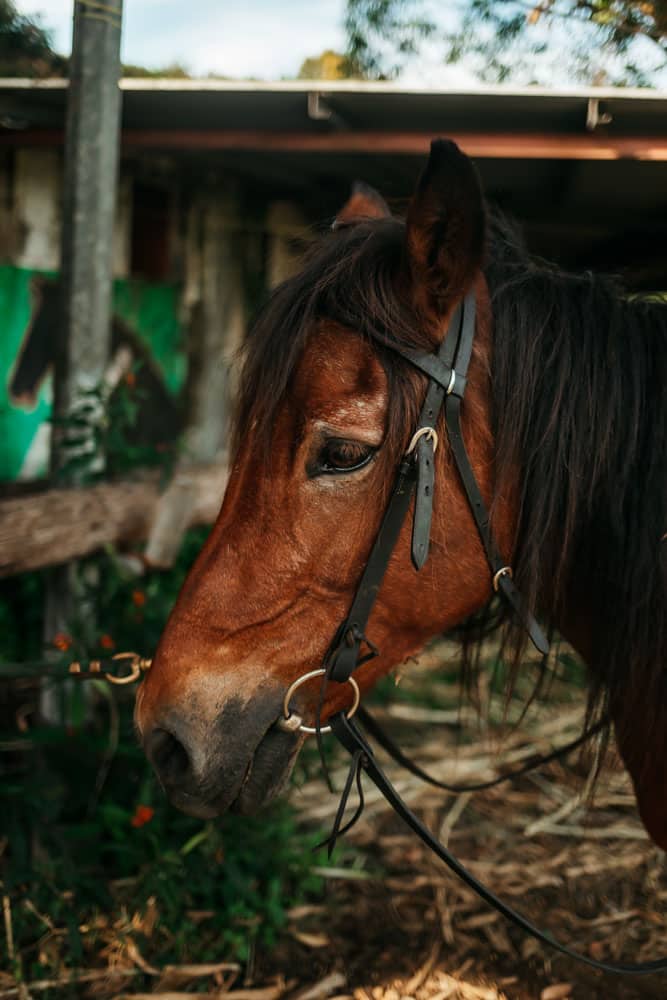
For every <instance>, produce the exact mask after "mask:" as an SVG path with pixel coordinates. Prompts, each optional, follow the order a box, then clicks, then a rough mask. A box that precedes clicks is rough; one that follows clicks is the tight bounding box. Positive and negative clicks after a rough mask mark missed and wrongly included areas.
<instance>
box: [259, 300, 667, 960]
mask: <svg viewBox="0 0 667 1000" xmlns="http://www.w3.org/2000/svg"><path fill="white" fill-rule="evenodd" d="M475 312H476V303H475V294H474V291H470V292H469V293H468V294H467V295H466V296H465V298H464V299H463V300H462V301H461V302H460V303H459V304H458V305H457V307H456V309H455V310H454V313H453V315H452V318H451V320H450V322H449V326H448V328H447V331H446V332H445V336H444V337H443V338H442V342H441V344H440V346H439V347H438V349H437V351H435V352H434V353H432V354H429V353H421V352H419V351H415V350H412V349H410V348H407V347H404V346H402V345H400V344H397V343H395V342H392V341H389V340H385V339H384V338H383V339H381V340H380V343H381V344H382V346H383V347H384V348H385V349H388V350H391V351H394V352H395V353H397V354H399V355H400V356H401V357H402V358H404V359H405V360H406V361H408V362H409V363H410V364H411V365H412V366H413V367H414V368H416V369H418V370H419V371H420V372H422V373H423V374H424V375H426V376H427V378H428V384H427V388H426V395H425V398H424V403H423V405H422V408H421V411H420V414H419V419H418V422H417V426H416V428H415V431H414V433H413V435H412V437H411V440H410V443H409V445H408V448H407V450H406V452H405V454H404V456H403V458H402V460H401V462H400V465H399V467H398V470H397V473H396V478H395V481H394V486H393V490H392V493H391V496H390V499H389V502H388V504H387V507H386V510H385V513H384V516H383V518H382V522H381V524H380V528H379V530H378V533H377V536H376V538H375V542H374V544H373V547H372V549H371V553H370V555H369V557H368V561H367V563H366V566H365V568H364V570H363V572H362V575H361V579H360V580H359V583H358V585H357V589H356V592H355V594H354V598H353V600H352V604H351V606H350V610H349V612H348V614H347V616H346V618H345V619H344V621H343V622H341V624H340V626H339V627H338V629H337V631H336V634H335V636H334V639H333V641H332V643H331V644H330V646H329V649H328V650H327V653H326V655H325V657H324V665H323V666H322V667H321V668H319V669H318V670H313V671H309V672H308V673H306V674H304V675H302V676H301V677H299V678H297V680H295V681H294V682H293V683H292V684H291V685H290V687H289V688H288V690H287V691H286V693H285V698H284V703H283V718H281V719H280V720H279V722H278V726H279V727H280V728H281V729H284V730H287V731H291V732H297V731H299V732H304V733H314V734H315V735H316V736H317V738H318V742H319V740H320V737H321V735H322V734H323V733H325V732H329V731H332V732H333V733H334V735H335V736H336V737H337V739H338V741H339V742H340V743H341V745H342V746H343V747H345V749H346V750H347V751H348V753H349V754H350V755H351V758H352V761H351V766H350V770H349V773H348V777H347V781H346V783H345V787H344V789H343V793H342V796H341V802H340V805H339V808H338V813H337V816H336V819H335V822H334V827H333V830H332V834H331V837H330V838H329V839H328V841H327V843H328V844H329V848H330V849H332V847H333V844H334V843H335V841H336V838H337V837H338V836H339V835H340V834H342V833H344V832H345V831H346V830H348V829H349V828H350V827H351V826H352V825H353V823H354V822H356V820H357V819H358V818H359V816H360V815H361V811H362V809H363V805H364V799H363V789H362V781H361V779H362V772H363V773H365V774H367V775H368V777H369V778H370V779H371V781H372V782H373V783H374V784H375V786H376V787H377V788H378V790H379V791H380V792H381V793H382V795H383V796H384V797H385V799H386V800H387V802H388V803H389V804H390V805H391V806H392V808H393V809H394V810H395V812H396V813H398V815H399V816H401V818H402V819H404V820H405V822H406V823H407V824H408V826H409V827H410V828H411V830H412V831H413V832H414V833H416V834H417V836H418V837H419V838H420V839H421V840H422V842H423V843H424V844H426V846H427V847H429V848H430V849H431V851H433V852H434V853H435V854H436V855H437V856H438V857H439V858H440V859H441V860H442V861H444V863H445V864H446V865H448V866H449V868H450V869H451V870H452V871H453V872H454V873H455V874H456V875H458V877H459V878H460V879H462V881H463V882H465V883H466V884H467V885H468V886H469V887H470V888H471V889H473V891H474V892H476V893H477V895H478V896H480V897H481V898H482V899H484V900H485V901H486V902H487V903H489V904H490V905H491V906H492V907H493V908H494V909H496V910H497V911H498V912H499V913H501V914H502V915H503V916H505V917H506V918H507V919H509V920H510V921H511V922H512V923H514V924H516V925H517V926H518V927H520V928H521V929H522V930H523V931H525V932H526V933H527V934H529V935H531V936H532V937H534V938H536V939H537V940H538V941H540V942H541V943H543V944H546V945H549V946H550V947H552V948H554V949H555V950H556V951H559V952H561V953H562V954H564V955H567V956H568V957H569V958H573V959H576V960H577V961H580V962H584V963H585V964H586V965H589V966H592V967H593V968H595V969H600V970H602V971H604V972H613V973H629V974H635V975H646V974H648V973H652V972H665V971H667V958H661V959H656V960H654V961H651V962H641V963H622V962H621V963H608V962H602V961H598V960H597V959H594V958H590V957H589V956H588V955H584V954H582V953H580V952H577V951H575V950H573V949H572V948H569V947H568V946H567V945H563V944H559V943H558V942H557V941H554V940H553V938H552V937H551V935H550V934H548V933H547V932H545V931H542V930H540V929H539V928H538V927H537V926H536V925H535V924H533V923H532V922H531V921H529V920H528V919H527V918H526V917H524V916H523V915H522V914H520V913H518V912H517V911H516V910H515V909H514V908H513V907H511V906H509V905H508V904H507V903H505V902H504V901H503V900H502V899H500V898H499V897H498V896H496V895H495V893H493V892H492V891H491V889H489V888H488V887H487V886H486V885H484V884H483V883H482V882H480V881H478V880H477V879H476V878H475V877H474V875H472V873H471V872H470V871H468V869H467V868H465V866H464V865H462V864H461V862H460V861H458V859H457V858H456V857H455V856H454V855H453V854H452V853H451V852H450V851H449V850H448V848H447V847H445V845H444V844H442V843H440V841H438V839H437V838H436V837H435V836H434V835H433V834H432V833H431V831H430V830H428V828H427V827H425V826H424V824H423V823H422V822H421V820H420V819H419V818H418V817H417V816H416V815H415V814H414V813H413V812H412V811H411V809H410V808H409V807H408V805H407V804H406V803H405V802H404V801H403V799H402V798H401V796H400V795H399V793H398V792H397V791H396V789H395V788H394V786H393V785H392V783H391V781H390V780H389V778H388V777H387V776H386V774H385V773H384V771H383V770H382V768H381V767H380V765H379V763H378V761H377V759H376V756H375V753H374V751H373V749H372V748H371V746H370V744H369V742H368V739H367V737H366V736H364V735H363V734H362V732H361V731H360V729H359V727H358V726H357V724H356V722H355V721H354V720H353V718H352V716H353V715H354V714H355V712H357V709H358V708H359V702H360V697H359V687H358V685H357V683H356V681H355V679H354V676H353V675H354V672H355V671H356V670H358V669H359V667H361V666H362V665H363V664H364V663H367V662H368V661H369V660H370V659H373V658H374V657H375V656H377V655H378V654H379V650H378V649H377V647H376V646H375V645H374V644H373V642H372V641H371V640H370V639H369V638H368V636H367V635H366V627H367V624H368V620H369V618H370V615H371V612H372V610H373V606H374V604H375V601H376V599H377V595H378V592H379V589H380V585H381V583H382V580H383V578H384V575H385V573H386V571H387V567H388V565H389V560H390V558H391V555H392V553H393V551H394V548H395V546H396V542H397V541H398V537H399V534H400V532H401V529H402V527H403V524H404V523H405V521H406V518H407V517H408V513H409V509H410V504H411V501H412V498H413V496H414V513H413V522H412V546H411V556H412V562H413V564H414V566H415V568H416V569H417V570H420V569H421V568H422V567H423V565H424V563H425V562H426V559H427V558H428V552H429V542H430V535H431V521H432V517H433V492H434V486H435V452H436V448H437V446H438V432H437V430H436V426H437V422H438V418H439V416H440V414H441V412H442V410H443V407H444V416H445V421H444V422H445V428H446V433H447V438H448V441H449V446H450V449H451V453H452V455H453V458H454V462H455V464H456V468H457V471H458V475H459V478H460V480H461V484H462V486H463V490H464V493H465V495H466V498H467V500H468V504H469V506H470V510H471V512H472V515H473V518H474V521H475V524H476V526H477V531H478V534H479V537H480V539H481V542H482V546H483V548H484V552H485V555H486V559H487V562H488V564H489V569H490V573H491V578H492V584H493V590H494V591H495V592H496V593H497V594H498V595H499V597H500V598H502V599H503V600H504V601H506V602H507V603H508V604H509V606H510V607H511V609H512V611H513V612H514V614H515V615H516V616H517V617H518V619H519V621H520V622H521V624H522V625H523V627H524V628H525V630H526V632H527V633H528V636H529V637H530V639H531V641H532V643H533V645H534V646H535V648H536V649H537V650H538V652H540V653H541V654H542V655H543V656H546V655H547V653H548V652H549V643H548V642H547V639H546V637H545V635H544V633H543V631H542V629H541V628H540V626H539V625H538V623H537V622H536V620H535V618H534V617H533V615H532V613H531V611H530V609H529V608H528V607H527V605H526V603H525V602H524V600H523V598H522V597H521V594H520V593H519V591H518V590H517V588H516V585H515V583H514V580H513V574H512V568H511V566H509V565H508V564H507V563H506V562H505V561H504V560H503V558H502V556H501V555H500V552H499V550H498V548H497V546H496V544H495V541H494V538H493V534H492V532H491V527H490V520H489V514H488V511H487V509H486V506H485V504H484V500H483V498H482V495H481V492H480V489H479V486H478V484H477V480H476V477H475V474H474V471H473V469H472V466H471V463H470V459H469V457H468V453H467V450H466V447H465V443H464V440H463V435H462V431H461V406H462V403H463V398H464V394H465V390H466V384H467V375H468V366H469V364H470V358H471V356H472V347H473V340H474V335H475ZM314 677H321V678H322V686H321V690H320V700H319V706H318V711H317V721H316V725H315V726H305V725H304V723H303V720H302V719H301V717H300V716H299V715H297V714H295V713H293V712H292V710H291V707H290V705H291V701H292V698H293V695H294V694H295V692H296V691H297V689H298V688H299V687H300V686H301V685H302V684H304V683H306V682H307V681H308V680H311V679H312V678H314ZM331 681H333V682H335V683H337V684H345V683H348V684H350V686H351V687H352V691H353V703H352V706H351V707H350V708H349V709H348V710H347V711H345V712H339V713H337V714H336V715H334V716H333V717H332V718H331V719H330V720H329V723H330V724H329V726H322V725H321V724H320V715H321V710H322V707H323V704H324V699H325V696H326V688H327V684H328V683H329V682H331ZM360 717H361V718H362V721H363V724H364V726H365V729H366V731H367V732H368V733H370V734H371V735H372V736H373V737H374V738H375V739H376V740H377V742H379V743H380V745H382V746H383V747H384V749H385V750H387V751H388V752H389V753H390V755H391V756H392V757H393V758H394V759H395V760H396V761H398V762H399V763H400V764H402V765H403V766H404V767H407V768H408V769H409V770H411V771H412V773H414V774H417V775H418V776H420V777H422V778H423V779H424V780H426V781H429V782H430V783H431V784H434V785H437V786H438V787H441V788H445V789H447V790H449V791H456V792H460V791H474V790H480V789H482V788H487V787H491V786H493V785H497V784H499V783H500V782H501V781H506V780H508V779H511V778H513V777H516V776H517V775H518V774H522V773H525V772H526V771H528V770H529V769H531V768H532V767H535V766H539V765H540V764H544V763H547V762H548V761H549V760H552V759H555V758H556V757H561V756H564V755H565V754H566V753H569V752H571V751H572V750H574V749H575V748H576V747H578V746H581V744H582V743H584V742H585V740H587V739H588V738H590V737H591V736H593V735H595V734H596V733H598V732H600V731H601V730H602V729H603V728H604V727H605V725H606V724H607V720H605V719H603V720H600V721H599V722H597V723H596V724H595V725H593V726H591V727H589V729H587V730H586V731H585V732H584V733H583V734H582V736H580V737H578V739H576V740H573V741H572V742H571V743H568V744H567V745H566V746H564V747H561V748H559V749H558V750H556V751H554V752H553V753H551V754H548V755H547V756H546V757H542V758H540V759H539V760H538V761H537V762H533V763H532V764H529V765H524V766H522V767H520V768H519V769H517V771H514V772H512V773H511V774H506V775H504V776H502V777H500V778H495V779H492V780H491V781H489V782H480V783H477V784H473V785H451V784H445V783H443V782H439V781H435V779H433V778H431V777H430V776H429V775H428V774H426V772H424V771H422V770H421V769H420V768H419V767H417V766H416V765H414V764H413V763H412V762H411V761H409V759H408V758H407V757H405V755H404V754H403V753H402V752H401V751H400V750H399V749H398V748H397V747H396V746H395V744H394V743H393V742H392V741H391V740H390V739H389V737H387V736H386V734H384V733H383V731H382V730H381V728H380V727H379V725H378V723H377V722H376V721H375V720H374V719H373V718H372V716H370V715H369V714H368V712H366V711H365V710H363V709H362V710H360ZM355 784H356V787H357V790H358V793H359V807H358V808H357V811H356V813H355V814H354V816H353V817H352V819H351V820H350V821H349V822H348V823H347V824H346V825H345V826H342V819H343V814H344V811H345V807H346V804H347V800H348V797H349V794H350V792H351V790H352V787H353V786H354V785H355Z"/></svg>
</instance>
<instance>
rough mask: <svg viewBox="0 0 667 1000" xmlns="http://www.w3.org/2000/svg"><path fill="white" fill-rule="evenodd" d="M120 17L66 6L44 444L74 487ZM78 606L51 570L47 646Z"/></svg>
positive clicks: (104, 314) (79, 475) (84, 5)
mask: <svg viewBox="0 0 667 1000" xmlns="http://www.w3.org/2000/svg"><path fill="white" fill-rule="evenodd" d="M121 20H122V0H105V3H104V4H101V3H97V2H94V0H90V2H88V0H75V2H74V27H73V36H72V57H71V59H70V82H69V92H68V98H67V122H66V133H65V164H64V183H63V225H62V242H61V288H62V304H61V324H60V327H59V329H58V338H57V354H56V364H55V372H54V403H53V415H54V418H55V422H54V432H53V435H52V444H51V469H52V474H53V476H54V478H56V479H57V480H58V481H59V482H60V483H66V484H74V485H76V484H80V483H83V482H86V481H88V480H89V479H90V477H91V476H92V475H95V474H99V473H100V472H101V471H102V470H103V468H104V457H103V455H102V454H101V449H100V446H99V436H100V430H101V428H102V426H103V422H104V418H105V399H106V394H105V391H104V372H105V367H106V365H107V361H108V358H109V346H110V337H111V266H112V250H113V221H114V208H115V200H116V183H117V172H118V149H119V131H120V90H119V87H118V80H119V76H120V35H121ZM77 584H78V585H79V586H77ZM77 590H78V593H77ZM82 601H84V602H85V601H86V598H85V595H84V594H83V593H82V591H81V588H80V575H79V574H76V572H75V568H74V566H73V565H72V564H67V565H64V566H61V567H56V568H55V569H54V570H53V571H52V575H51V578H50V580H49V586H48V590H47V601H46V613H45V639H46V640H47V641H49V640H51V639H52V638H53V636H54V635H55V633H56V632H58V631H62V630H63V629H66V628H67V623H68V622H69V621H70V620H71V618H72V615H73V613H74V611H75V605H76V604H78V605H79V606H78V607H76V618H77V620H78V622H79V623H81V627H82V628H85V629H86V631H87V632H88V633H89V635H90V639H91V640H92V637H93V633H94V625H93V620H94V619H93V615H92V608H90V607H88V606H85V603H84V605H82V604H81V602H82ZM42 711H43V714H44V715H45V716H46V717H47V718H49V719H57V718H59V717H60V715H61V711H60V707H59V706H58V705H54V704H52V703H51V701H50V698H49V695H48V692H47V691H45V692H44V696H43V698H42Z"/></svg>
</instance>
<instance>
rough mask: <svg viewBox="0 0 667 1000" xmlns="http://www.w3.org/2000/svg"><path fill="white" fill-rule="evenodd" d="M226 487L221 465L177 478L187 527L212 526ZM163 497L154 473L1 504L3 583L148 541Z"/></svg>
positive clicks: (183, 472)
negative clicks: (120, 545) (185, 503)
mask: <svg viewBox="0 0 667 1000" xmlns="http://www.w3.org/2000/svg"><path fill="white" fill-rule="evenodd" d="M226 482H227V467H226V465H223V464H214V465H198V466H190V467H188V468H187V469H183V470H181V471H179V472H177V473H176V475H175V476H174V478H173V479H172V481H171V483H170V485H169V491H170V492H173V491H176V492H178V491H179V490H180V491H185V492H186V493H187V494H188V496H189V497H190V502H189V503H188V511H187V523H188V526H190V525H194V524H212V523H213V521H214V520H215V518H216V515H217V513H218V510H219V509H220V503H221V500H222V496H223V493H224V491H225V485H226ZM164 495H165V493H164V489H163V487H162V486H161V483H160V474H159V473H158V472H155V473H146V474H144V475H142V476H141V477H140V478H136V479H133V480H131V481H130V480H128V481H122V482H114V483H100V484H99V485H97V486H89V487H81V488H72V489H51V490H46V491H45V492H43V493H36V494H31V495H28V496H23V497H13V498H11V499H0V577H5V576H13V575H15V574H17V573H24V572H26V571H27V570H33V569H43V568H44V567H46V566H55V565H57V564H58V563H64V562H69V560H70V559H77V558H79V557H81V556H85V555H88V554H89V553H91V552H94V551H95V550H96V549H100V548H102V547H103V546H105V545H109V544H117V543H130V542H136V541H140V540H141V539H144V538H146V537H147V536H148V534H149V532H150V530H151V526H152V525H153V522H154V520H155V517H156V514H157V511H158V504H159V503H160V500H161V498H162V497H164Z"/></svg>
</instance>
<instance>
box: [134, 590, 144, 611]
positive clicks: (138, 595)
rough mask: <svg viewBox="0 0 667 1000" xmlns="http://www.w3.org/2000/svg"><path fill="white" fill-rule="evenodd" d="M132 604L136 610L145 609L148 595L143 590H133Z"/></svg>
mask: <svg viewBox="0 0 667 1000" xmlns="http://www.w3.org/2000/svg"><path fill="white" fill-rule="evenodd" d="M132 603H133V604H134V606H135V607H136V608H143V606H144V604H145V603H146V595H145V594H144V592H143V590H133V591H132Z"/></svg>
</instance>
